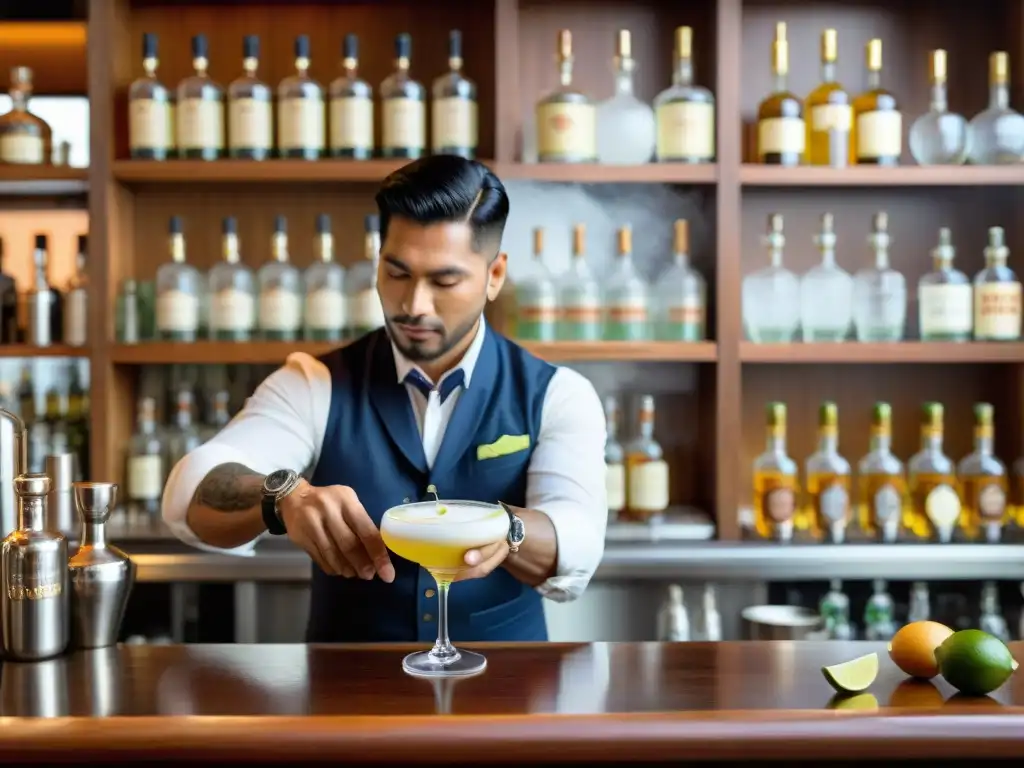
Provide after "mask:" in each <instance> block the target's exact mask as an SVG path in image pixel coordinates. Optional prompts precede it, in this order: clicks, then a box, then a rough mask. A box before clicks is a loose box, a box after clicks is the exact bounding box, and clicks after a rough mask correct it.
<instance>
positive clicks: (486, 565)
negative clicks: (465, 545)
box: [455, 542, 508, 581]
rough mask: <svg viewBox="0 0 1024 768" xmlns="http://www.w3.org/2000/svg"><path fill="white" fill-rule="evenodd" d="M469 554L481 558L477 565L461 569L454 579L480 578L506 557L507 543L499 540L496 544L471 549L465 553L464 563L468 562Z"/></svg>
mask: <svg viewBox="0 0 1024 768" xmlns="http://www.w3.org/2000/svg"><path fill="white" fill-rule="evenodd" d="M471 555H477V556H480V557H482V558H483V559H481V560H479V561H478V563H477V565H474V566H473V567H472V568H469V569H468V570H465V571H463V572H462V573H460V574H459V575H458V577H457V578H456V579H455V580H456V581H467V580H469V579H480V578H483V577H484V576H486V575H487V574H489V573H490V572H491V571H493V570H494V569H495V568H497V567H498V566H499V565H501V564H502V563H503V562H505V558H506V557H508V544H506V543H505V542H499V543H498V544H492V545H490V546H487V547H484V548H483V549H471V550H470V551H469V552H467V553H466V563H467V564H469V561H470V559H476V558H475V557H474V558H471V557H470V556H471Z"/></svg>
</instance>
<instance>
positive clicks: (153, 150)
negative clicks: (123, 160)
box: [128, 32, 174, 160]
mask: <svg viewBox="0 0 1024 768" xmlns="http://www.w3.org/2000/svg"><path fill="white" fill-rule="evenodd" d="M159 64H160V60H159V58H158V57H157V36H156V35H154V34H153V33H152V32H147V33H146V34H144V35H143V36H142V70H143V72H144V73H145V74H143V76H142V77H140V78H138V79H137V80H135V81H134V82H133V83H132V84H131V87H130V88H129V89H128V147H129V153H130V154H131V156H132V157H133V158H135V159H138V160H166V159H168V158H169V157H171V156H172V154H173V153H174V103H173V100H172V98H171V92H170V91H169V90H168V89H167V87H166V86H165V85H164V84H163V83H162V82H160V80H159V79H158V78H157V76H156V70H157V67H158V66H159Z"/></svg>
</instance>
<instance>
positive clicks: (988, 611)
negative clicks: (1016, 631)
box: [978, 581, 1010, 643]
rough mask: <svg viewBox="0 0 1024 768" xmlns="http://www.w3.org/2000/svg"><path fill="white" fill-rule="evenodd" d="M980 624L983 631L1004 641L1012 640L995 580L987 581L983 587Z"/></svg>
mask: <svg viewBox="0 0 1024 768" xmlns="http://www.w3.org/2000/svg"><path fill="white" fill-rule="evenodd" d="M978 626H979V628H980V629H981V631H982V632H987V633H988V634H990V635H992V636H993V637H998V638H999V639H1000V640H1002V641H1003V642H1004V643H1008V642H1010V628H1009V627H1008V626H1007V624H1006V618H1005V617H1004V616H1003V612H1002V610H1001V609H1000V607H999V586H998V585H997V584H996V583H995V582H994V581H986V582H985V583H984V584H983V585H982V587H981V611H980V615H979V617H978Z"/></svg>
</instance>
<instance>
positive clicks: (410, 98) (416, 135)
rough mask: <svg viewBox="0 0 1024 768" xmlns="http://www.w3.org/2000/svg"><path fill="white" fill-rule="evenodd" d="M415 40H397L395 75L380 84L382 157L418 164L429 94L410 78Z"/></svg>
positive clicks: (403, 37) (424, 140)
mask: <svg viewBox="0 0 1024 768" xmlns="http://www.w3.org/2000/svg"><path fill="white" fill-rule="evenodd" d="M411 58H412V38H411V37H409V35H407V34H404V33H403V34H401V35H398V36H397V37H396V38H395V71H394V72H392V73H391V74H390V75H388V76H387V78H385V79H384V82H382V83H381V84H380V101H381V118H382V119H381V129H382V130H381V156H382V157H396V158H406V159H409V160H415V159H416V158H418V157H420V156H422V155H423V150H424V149H425V148H426V146H427V125H426V106H425V104H424V102H425V101H426V92H425V91H424V88H423V86H422V85H421V84H420V83H418V82H416V81H415V80H413V79H412V77H410V75H409V64H410V59H411Z"/></svg>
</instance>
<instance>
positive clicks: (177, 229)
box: [167, 216, 182, 235]
mask: <svg viewBox="0 0 1024 768" xmlns="http://www.w3.org/2000/svg"><path fill="white" fill-rule="evenodd" d="M167 232H168V234H171V235H180V234H181V233H182V227H181V216H171V220H170V221H169V222H167Z"/></svg>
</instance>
